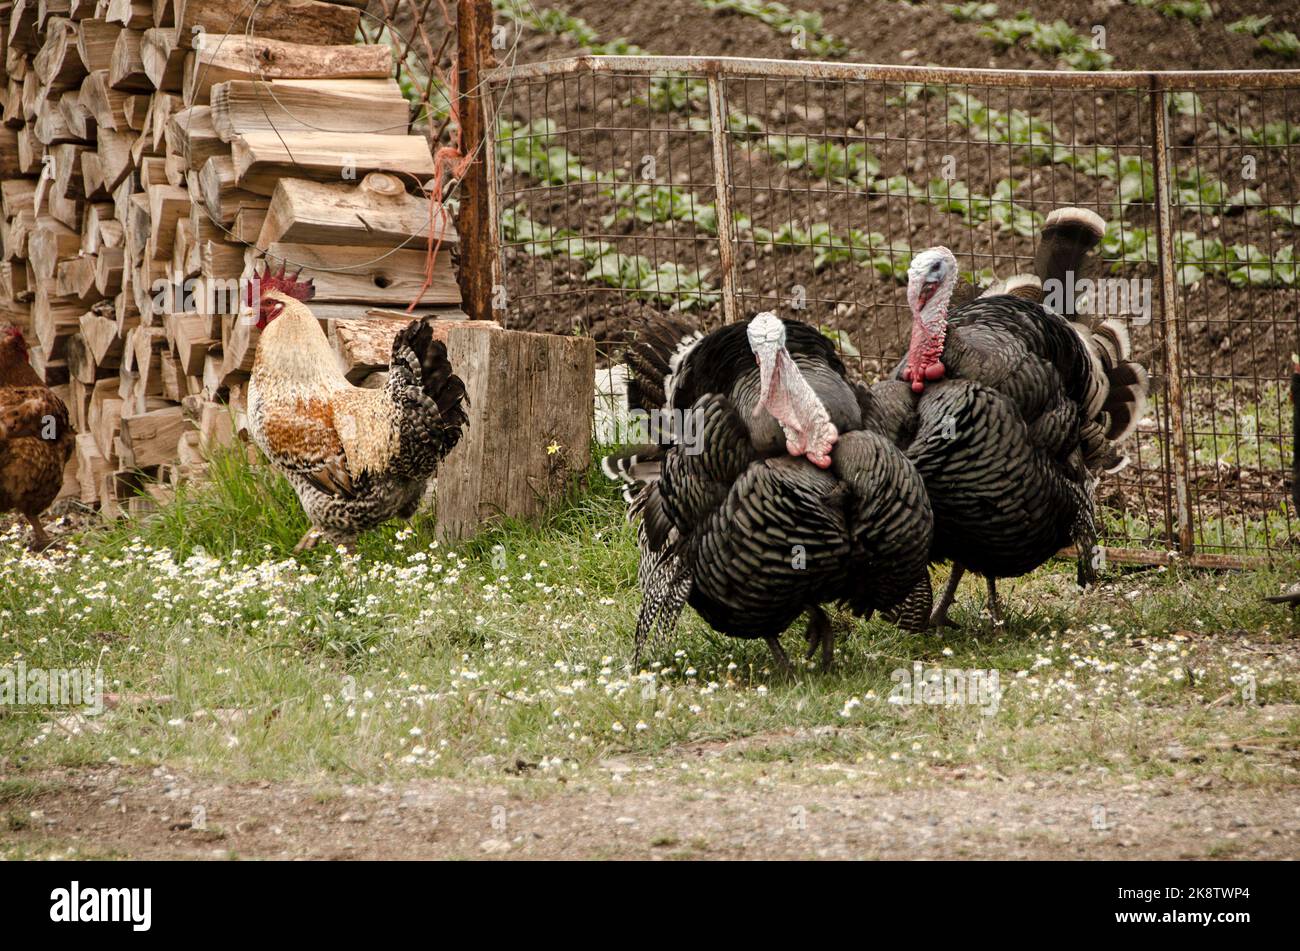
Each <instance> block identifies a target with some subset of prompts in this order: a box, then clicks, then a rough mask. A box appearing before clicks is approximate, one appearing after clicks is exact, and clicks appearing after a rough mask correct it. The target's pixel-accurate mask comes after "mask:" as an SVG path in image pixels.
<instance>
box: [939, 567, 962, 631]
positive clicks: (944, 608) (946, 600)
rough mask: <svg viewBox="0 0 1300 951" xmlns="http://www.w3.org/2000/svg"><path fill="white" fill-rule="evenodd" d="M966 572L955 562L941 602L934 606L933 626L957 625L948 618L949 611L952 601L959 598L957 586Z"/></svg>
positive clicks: (940, 598)
mask: <svg viewBox="0 0 1300 951" xmlns="http://www.w3.org/2000/svg"><path fill="white" fill-rule="evenodd" d="M965 573H966V569H965V568H963V567H962V566H961V565H959V564H957V563H956V562H953V564H952V574H950V575H949V576H948V583H947V584H946V585H944V588H943V594H942V595H941V596H940V597H939V603H938V604H936V605H935V606H934V612H933V613H932V614H931V615H930V626H931V627H956V626H957V624H956V623H955V622H953V621H950V620H948V611H949V610H950V609H951V608H952V603H953V602H954V601H956V600H957V586H958V585H959V584H961V576H962V575H964V574H965Z"/></svg>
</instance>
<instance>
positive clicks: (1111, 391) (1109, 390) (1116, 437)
mask: <svg viewBox="0 0 1300 951" xmlns="http://www.w3.org/2000/svg"><path fill="white" fill-rule="evenodd" d="M1072 326H1073V327H1074V329H1075V332H1076V333H1077V334H1078V335H1079V337H1080V339H1081V340H1083V343H1084V346H1085V347H1086V349H1087V351H1088V358H1089V361H1090V363H1091V373H1090V374H1089V377H1090V379H1089V387H1088V398H1087V400H1086V405H1085V412H1084V424H1083V431H1082V433H1081V436H1082V442H1083V453H1084V460H1085V462H1086V464H1087V466H1088V468H1089V469H1092V470H1094V471H1095V470H1102V471H1104V472H1118V471H1119V470H1121V469H1123V468H1124V467H1125V466H1126V465H1128V461H1129V460H1128V457H1127V456H1126V455H1124V454H1123V453H1121V452H1120V451H1119V450H1118V449H1117V448H1116V446H1117V444H1118V443H1121V442H1123V441H1124V440H1125V439H1127V438H1128V437H1129V436H1130V435H1132V433H1133V431H1134V430H1135V429H1137V425H1138V422H1139V421H1141V419H1142V417H1143V416H1145V415H1146V412H1147V398H1148V395H1149V394H1150V391H1151V377H1150V375H1149V374H1148V373H1147V371H1146V368H1145V367H1143V366H1142V364H1140V363H1138V362H1136V361H1135V360H1133V359H1131V357H1132V343H1131V342H1130V339H1129V334H1128V328H1126V327H1125V326H1124V325H1123V324H1122V323H1121V322H1120V321H1118V320H1105V321H1103V322H1102V323H1101V324H1100V325H1098V326H1097V327H1095V328H1090V327H1087V326H1086V325H1083V324H1079V323H1075V324H1073V325H1072Z"/></svg>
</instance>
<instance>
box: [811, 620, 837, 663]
mask: <svg viewBox="0 0 1300 951" xmlns="http://www.w3.org/2000/svg"><path fill="white" fill-rule="evenodd" d="M808 615H809V616H808V631H807V637H808V653H807V655H805V659H807V660H812V655H813V654H815V653H816V652H817V648H818V647H821V649H822V670H830V669H831V664H833V663H834V662H835V629H834V627H833V625H832V624H831V619H830V617H829V616H828V615H827V614H826V612H825V611H824V610H822V608H821V607H820V606H816V607H814V608H813V609H812V610H811V611H809V612H808Z"/></svg>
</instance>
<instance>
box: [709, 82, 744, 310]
mask: <svg viewBox="0 0 1300 951" xmlns="http://www.w3.org/2000/svg"><path fill="white" fill-rule="evenodd" d="M708 82H709V135H710V138H711V139H712V141H713V184H714V191H715V192H717V194H716V195H715V196H714V203H715V206H716V209H717V218H718V268H719V269H720V270H721V271H722V319H723V320H724V321H725V322H726V323H729V324H734V323H735V322H736V321H737V320H739V319H740V314H739V310H738V306H739V305H738V302H737V299H736V222H735V219H734V217H733V216H732V214H731V155H730V152H729V151H728V149H727V104H726V102H725V101H724V100H723V93H722V80H721V79H720V78H719V77H718V73H717V72H716V71H714V70H710V71H709V79H708Z"/></svg>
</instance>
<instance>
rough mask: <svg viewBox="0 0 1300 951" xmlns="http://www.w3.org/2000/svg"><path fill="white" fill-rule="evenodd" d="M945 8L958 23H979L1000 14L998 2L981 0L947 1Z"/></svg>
mask: <svg viewBox="0 0 1300 951" xmlns="http://www.w3.org/2000/svg"><path fill="white" fill-rule="evenodd" d="M943 9H944V11H945V12H946V13H947V14H948V15H949V16H950V17H952V18H953V19H954V20H956V21H957V22H958V23H977V22H981V21H984V20H992V19H993V18H994V17H996V16H997V15H998V5H997V4H996V3H980V2H979V0H975V2H972V3H945V4H944V5H943Z"/></svg>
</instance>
